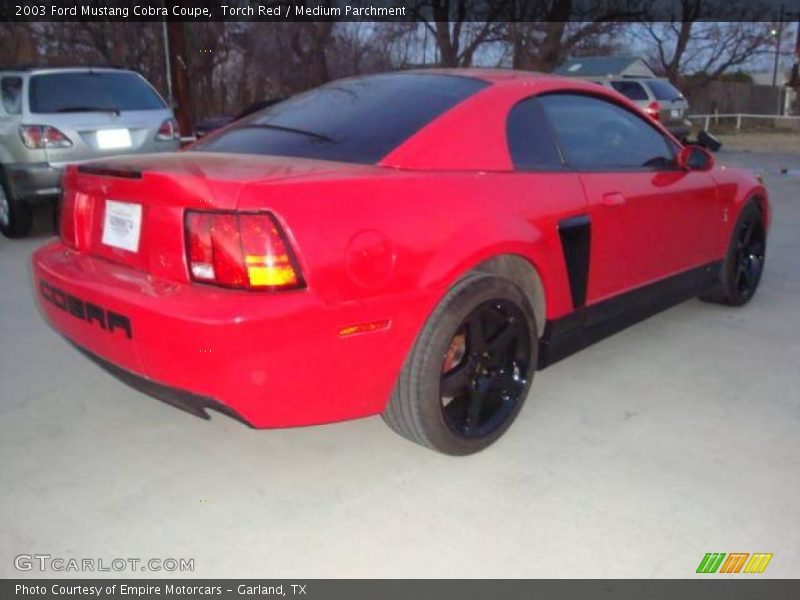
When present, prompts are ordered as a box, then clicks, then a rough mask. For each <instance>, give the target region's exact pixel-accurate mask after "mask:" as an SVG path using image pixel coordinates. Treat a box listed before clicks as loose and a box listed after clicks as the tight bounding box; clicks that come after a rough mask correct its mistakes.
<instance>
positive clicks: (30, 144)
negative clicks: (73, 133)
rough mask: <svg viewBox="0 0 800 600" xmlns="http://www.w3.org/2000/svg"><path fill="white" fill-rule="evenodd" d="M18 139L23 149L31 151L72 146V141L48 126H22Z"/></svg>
mask: <svg viewBox="0 0 800 600" xmlns="http://www.w3.org/2000/svg"><path fill="white" fill-rule="evenodd" d="M19 137H20V138H21V139H22V143H23V144H25V147H26V148H30V149H31V150H41V149H43V148H69V147H70V146H72V141H71V140H70V139H69V138H68V137H67V136H66V135H64V134H63V133H61V132H60V131H59V130H58V129H56V128H55V127H50V126H49V125H22V126H20V128H19Z"/></svg>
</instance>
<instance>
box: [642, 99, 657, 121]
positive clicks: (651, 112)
mask: <svg viewBox="0 0 800 600" xmlns="http://www.w3.org/2000/svg"><path fill="white" fill-rule="evenodd" d="M660 110H661V107H660V106H659V105H658V102H651V103H650V104H648V105H647V108H646V109H645V112H646V113H647V116H649V117H650V118H651V119H653V120H655V121H658V120H659V119H660V117H659V111H660Z"/></svg>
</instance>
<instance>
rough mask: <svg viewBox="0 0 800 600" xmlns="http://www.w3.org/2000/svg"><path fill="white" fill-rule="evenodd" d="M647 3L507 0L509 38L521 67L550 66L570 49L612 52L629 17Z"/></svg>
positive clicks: (545, 68) (541, 68)
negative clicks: (594, 3) (593, 3)
mask: <svg viewBox="0 0 800 600" xmlns="http://www.w3.org/2000/svg"><path fill="white" fill-rule="evenodd" d="M644 6H645V5H644V4H640V3H637V2H636V1H629V0H607V1H606V2H602V3H597V4H596V5H591V4H586V3H585V2H581V3H579V2H573V0H507V2H506V4H505V7H506V12H505V13H504V19H505V20H506V22H505V32H506V40H507V42H508V45H509V50H510V52H511V55H512V65H513V66H514V68H517V69H534V70H539V71H551V70H553V68H555V67H556V66H558V65H559V64H560V63H561V62H563V60H564V59H565V58H566V57H567V56H568V55H570V54H586V53H591V52H596V53H603V54H610V53H612V52H614V51H615V50H617V49H618V47H619V41H615V40H616V38H615V34H617V33H618V32H619V31H620V30H621V29H623V28H624V27H625V26H626V25H625V23H624V21H626V20H630V19H632V18H636V17H641V16H642V15H643V14H644V10H645V7H644Z"/></svg>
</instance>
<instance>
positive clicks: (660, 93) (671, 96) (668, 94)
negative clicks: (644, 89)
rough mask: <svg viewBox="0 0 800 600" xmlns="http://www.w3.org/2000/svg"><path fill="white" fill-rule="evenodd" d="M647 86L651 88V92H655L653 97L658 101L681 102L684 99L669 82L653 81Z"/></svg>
mask: <svg viewBox="0 0 800 600" xmlns="http://www.w3.org/2000/svg"><path fill="white" fill-rule="evenodd" d="M647 85H648V86H650V90H651V91H652V92H653V95H654V96H655V97H656V100H665V101H669V102H673V101H675V100H680V99H681V98H683V94H681V93H680V92H679V91H678V90H676V89H675V88H674V87H672V84H671V83H669V82H668V81H661V80H660V79H653V80H652V81H648V82H647Z"/></svg>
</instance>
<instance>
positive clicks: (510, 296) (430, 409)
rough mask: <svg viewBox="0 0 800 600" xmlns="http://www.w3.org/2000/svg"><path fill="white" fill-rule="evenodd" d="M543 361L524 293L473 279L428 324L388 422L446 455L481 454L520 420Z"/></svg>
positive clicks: (490, 278)
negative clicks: (537, 370)
mask: <svg viewBox="0 0 800 600" xmlns="http://www.w3.org/2000/svg"><path fill="white" fill-rule="evenodd" d="M537 358H538V337H537V334H536V321H535V319H534V313H533V308H532V307H531V303H530V301H529V300H528V298H527V297H526V296H525V294H524V292H523V291H522V290H521V289H520V288H519V287H518V286H517V285H516V284H514V283H513V282H511V281H509V280H508V279H504V278H502V277H497V276H495V275H490V274H485V273H474V274H470V275H468V276H467V277H465V278H464V279H462V280H461V281H459V282H458V283H456V284H455V285H454V286H453V287H452V288H451V289H450V290H449V292H448V293H447V294H446V295H445V297H444V298H443V299H442V300H441V301H440V303H439V305H438V306H437V307H436V309H435V310H434V311H433V313H432V314H431V315H430V317H429V318H428V320H427V321H426V323H425V326H424V327H423V329H422V331H421V332H420V334H419V336H418V337H417V340H416V343H415V344H414V347H413V349H412V350H411V352H410V354H409V356H408V358H407V359H406V362H405V365H404V366H403V369H402V371H401V373H400V376H399V378H398V381H397V383H396V385H395V389H394V392H393V394H392V397H391V400H390V402H389V405H388V406H387V408H386V410H385V412H384V413H383V418H384V420H385V421H386V423H387V424H388V425H389V427H391V428H392V429H393V430H394V431H396V432H397V433H399V434H400V435H402V436H404V437H406V438H408V439H409V440H411V441H413V442H416V443H418V444H421V445H423V446H426V447H428V448H431V449H433V450H437V451H439V452H442V453H444V454H450V455H466V454H472V453H475V452H479V451H481V450H483V449H484V448H486V447H488V446H489V445H491V444H492V443H493V442H495V441H496V440H497V439H498V438H499V437H500V436H501V435H503V433H505V431H506V430H507V429H508V427H509V426H510V425H511V423H512V422H513V421H514V419H515V418H516V416H517V414H518V413H519V411H520V409H521V408H522V405H523V404H524V402H525V397H526V396H527V394H528V391H529V389H530V385H531V381H532V379H533V374H534V370H535V367H536V361H537Z"/></svg>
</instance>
